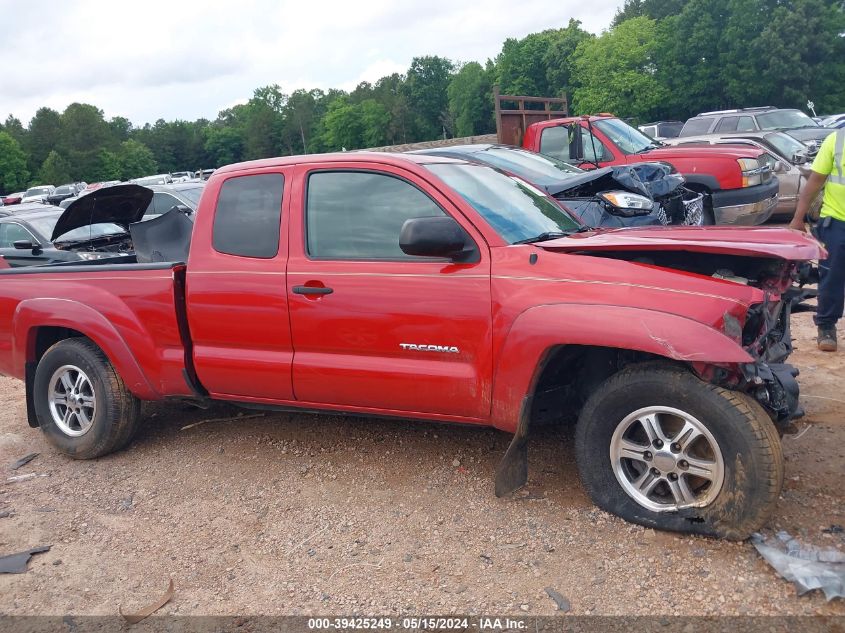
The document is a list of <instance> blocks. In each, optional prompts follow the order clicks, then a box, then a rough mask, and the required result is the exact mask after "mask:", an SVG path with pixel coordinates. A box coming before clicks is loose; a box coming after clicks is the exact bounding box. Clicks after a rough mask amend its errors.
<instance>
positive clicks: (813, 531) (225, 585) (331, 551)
mask: <svg viewBox="0 0 845 633" xmlns="http://www.w3.org/2000/svg"><path fill="white" fill-rule="evenodd" d="M795 321H796V329H795V334H796V339H797V347H798V348H799V349H798V351H797V352H796V354H795V355H794V356H793V361H794V362H795V364H797V365H798V366H799V367H800V368H801V370H802V376H801V382H802V387H803V390H804V406H805V408H806V409H807V412H808V415H807V417H806V418H805V419H804V420H803V421H802V422H801V423H800V424H799V426H801V427H802V428H806V431H805V433H804V434H803V435H801V436H800V437H799V438H797V439H790V438H787V439H786V440H785V441H784V449H785V454H786V459H787V479H786V485H785V489H784V492H783V496H782V498H781V501H780V504H779V506H778V510H777V513H776V515H775V516H774V517H773V519H772V520H771V522H770V524H769V525H768V526H767V528H766V529H767V531H774V530H778V529H785V530H788V531H789V532H790V533H792V534H793V535H798V536H800V538H801V539H802V540H803V541H804V542H807V543H812V544H816V545H823V546H835V547H838V548H840V549H842V548H843V547H845V535H843V534H841V533H840V534H829V533H824V532H823V531H822V530H823V529H824V528H827V527H829V526H830V525H831V524H839V525H842V524H845V505H843V499H845V493H843V490H842V473H843V466H845V420H843V412H844V411H845V396H843V395H841V387H840V385H841V381H842V376H843V371H842V370H843V368H845V352H842V353H839V354H826V355H825V354H822V353H820V352H818V351H816V350H815V348H814V344H813V340H812V336H813V334H814V332H813V329H812V322H811V321H810V318H809V316H808V315H799V316H797V317H796V318H795ZM843 338H845V337H843ZM840 398H841V400H840ZM0 402H2V405H3V406H2V407H0V465H2V468H3V469H4V470H5V469H6V465H8V464H10V463H12V462H13V461H14V460H16V459H17V458H19V457H22V456H23V455H25V454H27V453H31V452H39V453H40V455H39V456H38V457H37V458H36V459H35V460H34V461H32V462H31V463H30V464H28V465H27V466H24V467H22V468H21V469H20V470H18V471H16V473H15V474H25V473H37V474H38V475H39V476H38V477H35V478H32V479H29V480H26V481H21V482H17V483H10V484H6V485H0V513H1V512H2V511H9V512H11V513H12V516H10V517H6V518H2V519H0V554H5V553H11V552H17V551H20V550H23V549H28V548H30V547H33V546H36V545H41V544H52V546H53V547H52V549H51V550H50V551H49V552H48V553H45V554H39V555H36V556H35V557H34V558H33V559H32V560H31V562H30V565H29V571H28V572H27V573H26V574H20V575H3V576H0V613H3V614H52V615H57V614H101V615H105V614H115V613H116V612H117V607H118V605H122V606H123V608H124V611H126V610H127V609H128V610H132V609H134V608H138V607H140V606H141V605H144V604H147V603H149V602H150V601H152V600H154V599H155V598H156V597H158V596H160V595H161V593H163V591H164V589H165V588H166V586H167V583H168V579H170V578H172V579H173V580H174V582H175V586H176V595H175V597H174V598H173V600H172V601H171V602H170V603H169V604H168V605H166V606H165V607H164V608H163V609H162V610H161V611H160V612H159V613H171V614H183V615H184V614H202V615H212V614H213V615H234V614H272V615H276V614H300V615H301V614H325V613H334V614H338V613H347V614H351V613H361V614H385V615H387V614H393V615H396V614H432V613H436V614H449V613H461V614H479V613H481V614H491V613H494V614H519V615H526V614H529V615H543V614H552V613H554V611H555V608H556V605H555V603H554V602H553V601H552V600H551V599H550V598H549V597H548V595H547V594H546V592H545V588H546V587H551V588H553V589H554V590H556V591H558V592H559V593H560V594H562V595H563V596H565V597H566V598H567V599H568V600H569V601H570V602H571V613H573V614H605V615H618V614H626V615H635V614H662V615H672V614H681V615H712V614H766V615H772V614H794V615H799V614H825V615H845V601H842V600H834V601H832V602H829V603H828V602H825V600H824V597H823V596H822V595H821V594H820V593H819V592H814V593H813V594H809V595H805V596H803V597H798V596H796V594H795V590H794V588H793V587H792V585H791V584H789V583H787V582H786V581H784V580H783V579H781V578H779V577H778V576H777V575H776V574H775V572H774V571H773V570H772V569H771V568H770V567H769V566H768V564H767V563H765V562H764V561H763V560H762V559H761V558H760V557H759V555H758V554H757V553H756V551H755V550H754V548H753V546H752V545H751V544H749V543H729V542H722V541H716V540H711V539H705V538H697V537H688V536H677V535H673V534H666V533H659V532H655V531H653V530H649V529H643V528H641V527H638V526H634V525H631V524H628V523H625V522H624V521H622V520H621V519H617V518H616V517H613V516H610V515H608V514H606V513H604V512H602V511H599V510H597V509H596V508H595V507H593V506H592V505H591V503H590V501H589V499H587V497H586V495H585V493H584V490H583V489H582V487H581V484H580V483H579V480H578V476H577V472H576V468H575V465H574V453H573V446H572V445H573V441H572V430H571V429H563V430H555V431H551V430H550V431H547V432H544V433H542V434H540V435H539V436H537V437H535V438H533V440H532V443H531V448H530V454H531V462H530V465H531V474H530V484H529V486H528V487H527V489H524V490H522V491H520V492H519V493H517V495H516V496H514V497H512V498H507V499H497V498H496V497H495V496H494V495H493V484H492V481H493V472H494V469H495V466H496V463H497V461H498V459H499V458H500V457H501V455H502V454H503V452H504V450H505V448H506V446H507V444H508V441H509V437H508V436H507V435H505V434H502V433H500V432H498V431H494V430H489V429H474V428H463V427H455V426H441V425H432V424H423V423H411V422H401V421H400V422H397V421H388V420H373V419H360V418H343V417H338V416H329V415H310V414H275V413H274V414H269V413H268V414H258V415H257V416H255V414H254V413H251V412H242V411H239V410H237V409H232V408H229V407H223V406H219V407H214V408H213V409H211V410H208V411H199V410H196V409H189V408H186V407H184V406H183V405H173V404H169V405H149V406H146V408H145V410H144V416H145V424H144V426H143V429H142V431H141V432H140V433H139V436H138V437H137V439H136V440H135V441H134V443H133V444H132V445H131V446H130V447H129V449H127V450H125V451H123V452H121V453H119V454H115V455H111V456H108V457H106V458H103V459H100V460H96V461H89V462H76V461H72V460H69V459H66V458H64V457H62V456H60V455H58V454H56V453H55V452H54V451H53V450H51V448H50V447H49V446H48V445H47V444H46V443H45V441H44V440H43V439H42V437H41V434H40V432H39V431H38V430H36V429H30V428H29V427H28V426H27V425H26V421H25V414H24V391H23V385H22V384H21V383H20V382H17V381H15V380H11V379H6V378H0ZM252 416H255V417H252ZM231 417H234V418H235V419H229V420H218V421H209V422H206V423H203V424H201V425H198V426H194V427H192V428H189V429H185V430H182V427H183V426H186V425H189V424H192V423H196V422H200V421H202V420H208V419H210V418H214V419H219V418H231ZM238 417H241V418H243V419H237V418H238ZM8 474H12V473H8ZM7 476H8V475H7Z"/></svg>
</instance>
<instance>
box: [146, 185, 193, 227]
mask: <svg viewBox="0 0 845 633" xmlns="http://www.w3.org/2000/svg"><path fill="white" fill-rule="evenodd" d="M148 188H149V189H152V191H153V199H152V200H151V201H150V204H149V205H148V206H147V210H146V211H145V212H144V219H145V220H148V219H150V218H154V217H157V216H159V215H164V214H165V213H167V212H168V211H170V210H171V209H174V208H176V209H178V210H180V211H182V212H183V213H185V214H186V215H189V216H190V215H192V214H193V213H194V212H195V211H196V210H197V206H198V205H199V202H200V196H202V191H203V189H205V183H204V182H180V183H173V184H172V185H150V186H149V187H148Z"/></svg>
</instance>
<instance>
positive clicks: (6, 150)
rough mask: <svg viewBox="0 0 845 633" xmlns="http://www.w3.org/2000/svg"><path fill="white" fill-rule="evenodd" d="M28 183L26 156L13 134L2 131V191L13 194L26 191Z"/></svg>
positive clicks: (0, 181)
mask: <svg viewBox="0 0 845 633" xmlns="http://www.w3.org/2000/svg"><path fill="white" fill-rule="evenodd" d="M28 182H29V170H28V169H27V167H26V154H25V153H24V151H23V150H22V149H21V146H20V144H19V143H18V142H17V141H16V140H15V139H14V137H12V135H11V134H9V133H8V132H5V131H0V189H2V190H3V191H5V192H6V193H12V192H15V191H18V190H21V189H26V186H27V184H28Z"/></svg>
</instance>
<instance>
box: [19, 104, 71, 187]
mask: <svg viewBox="0 0 845 633" xmlns="http://www.w3.org/2000/svg"><path fill="white" fill-rule="evenodd" d="M61 134H62V121H61V115H60V114H59V113H58V112H56V111H55V110H52V109H51V108H39V109H38V111H37V112H36V113H35V116H34V117H32V120H31V121H30V122H29V126H28V130H27V134H26V136H25V138H24V143H25V145H24V147H25V150H26V152H27V153H28V154H29V169H30V171H32V172H35V171H37V170H38V169H39V168H40V167H41V166H42V165H43V164H44V161H45V160H46V159H47V156H48V155H49V154H50V152H51V151H52V150H53V149H54V148H55V147H56V141H57V140H58V139H59V138H60V137H61ZM48 182H53V181H48Z"/></svg>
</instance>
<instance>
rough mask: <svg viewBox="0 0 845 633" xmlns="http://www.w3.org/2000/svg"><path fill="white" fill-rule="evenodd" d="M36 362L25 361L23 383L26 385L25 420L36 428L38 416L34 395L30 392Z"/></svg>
mask: <svg viewBox="0 0 845 633" xmlns="http://www.w3.org/2000/svg"><path fill="white" fill-rule="evenodd" d="M37 365H38V363H27V364H26V365H25V367H24V372H25V374H24V385H25V386H26V421H27V422H28V423H29V426H31V427H32V428H34V429H35V428H38V426H39V424H38V416H37V415H35V396H34V395H33V393H32V390H33V386H34V385H35V367H36V366H37Z"/></svg>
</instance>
